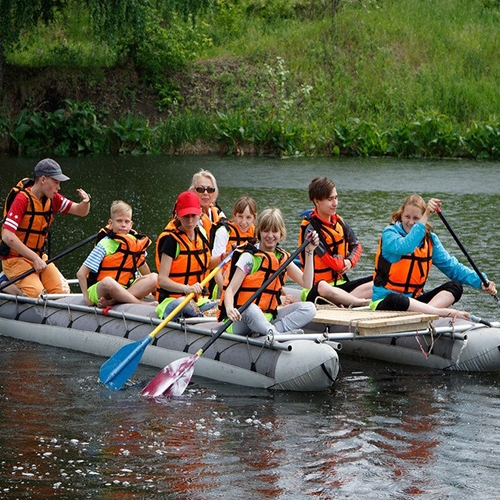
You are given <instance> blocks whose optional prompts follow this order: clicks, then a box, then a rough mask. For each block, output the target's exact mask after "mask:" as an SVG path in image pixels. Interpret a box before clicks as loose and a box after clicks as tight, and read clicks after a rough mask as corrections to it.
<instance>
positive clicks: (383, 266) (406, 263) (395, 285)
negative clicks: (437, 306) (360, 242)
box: [373, 234, 432, 298]
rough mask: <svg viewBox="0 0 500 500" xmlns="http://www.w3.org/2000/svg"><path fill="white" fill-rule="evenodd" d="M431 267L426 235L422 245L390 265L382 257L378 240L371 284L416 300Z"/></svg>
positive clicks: (428, 238) (430, 253) (429, 237)
mask: <svg viewBox="0 0 500 500" xmlns="http://www.w3.org/2000/svg"><path fill="white" fill-rule="evenodd" d="M431 267H432V238H431V236H430V235H428V234H426V236H425V237H424V241H423V244H422V245H421V246H419V247H418V248H416V249H415V250H414V251H413V253H411V254H408V255H403V256H402V257H401V259H400V260H399V261H398V262H395V263H394V264H391V263H390V262H389V261H388V260H387V259H385V258H384V257H383V255H382V238H380V241H379V244H378V249H377V254H376V255H375V273H374V275H373V284H374V285H375V286H383V287H385V288H387V289H388V290H392V291H394V292H400V293H406V294H411V295H412V297H414V298H416V297H418V296H419V295H420V294H421V293H422V290H423V289H424V285H425V282H426V281H427V277H428V276H429V272H430V270H431Z"/></svg>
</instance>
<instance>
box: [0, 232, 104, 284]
mask: <svg viewBox="0 0 500 500" xmlns="http://www.w3.org/2000/svg"><path fill="white" fill-rule="evenodd" d="M96 238H97V233H96V234H93V235H92V236H89V237H88V238H85V239H84V240H83V241H80V243H76V244H75V245H73V246H72V247H70V248H68V249H67V250H64V251H63V252H61V253H60V254H58V255H56V256H55V257H52V258H51V259H48V260H47V264H50V263H51V262H54V261H56V260H57V259H60V258H61V257H64V256H65V255H68V254H69V253H71V252H73V251H74V250H76V249H77V248H80V247H82V246H83V245H86V244H87V243H88V242H89V241H92V240H95V239H96ZM34 272H36V270H35V268H34V267H32V268H31V269H28V270H27V271H25V272H24V273H21V274H20V275H19V276H16V277H15V278H12V279H11V280H10V281H6V282H5V283H2V285H0V292H1V291H2V290H3V289H4V288H7V287H8V286H9V285H12V284H13V283H15V282H16V281H19V280H22V279H23V278H26V276H29V275H30V274H33V273H34Z"/></svg>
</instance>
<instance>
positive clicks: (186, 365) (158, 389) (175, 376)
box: [142, 239, 310, 398]
mask: <svg viewBox="0 0 500 500" xmlns="http://www.w3.org/2000/svg"><path fill="white" fill-rule="evenodd" d="M309 243H310V241H309V240H307V239H306V240H305V241H304V243H302V245H300V247H299V248H297V249H296V250H295V251H294V252H293V253H292V254H291V255H290V257H288V259H287V260H286V261H285V262H284V263H283V264H282V265H281V266H280V267H279V268H278V269H277V270H276V271H275V272H274V273H273V274H272V276H270V277H269V278H268V279H267V280H266V281H265V282H264V283H263V284H262V285H261V286H260V287H259V289H258V290H256V291H255V293H254V294H253V295H252V296H251V297H250V298H249V299H248V300H247V301H246V302H245V303H244V304H243V305H242V306H241V307H240V308H239V309H238V310H239V312H240V313H242V312H243V311H244V310H245V309H247V308H248V307H249V306H250V304H252V302H254V301H255V300H256V299H257V298H258V297H259V295H260V294H261V293H262V292H263V291H264V290H265V289H266V288H267V287H268V286H269V285H270V284H271V283H272V282H273V281H274V280H275V279H276V278H277V277H278V276H279V275H280V274H281V273H283V272H284V271H285V269H286V268H287V267H288V266H289V265H290V264H291V263H292V262H293V260H294V259H295V257H297V255H299V253H300V252H302V250H304V249H305V248H306V246H307V245H308V244H309ZM232 323H233V321H232V320H231V319H228V320H227V321H226V322H225V323H224V324H223V325H222V326H221V327H220V328H219V329H218V330H217V332H215V334H214V335H213V336H212V337H211V338H210V340H209V341H208V342H207V343H206V344H205V345H204V346H203V347H202V348H201V349H199V350H198V351H197V352H196V354H193V355H192V356H190V357H188V358H180V359H177V360H176V361H174V362H172V363H170V364H169V365H167V366H165V368H163V370H161V371H160V372H159V373H158V374H157V375H156V376H155V377H154V378H153V380H151V382H149V384H148V385H146V387H144V389H143V390H142V395H143V396H147V397H151V398H156V397H158V396H161V395H162V394H163V395H165V396H180V395H182V394H183V392H184V391H185V390H186V387H187V386H188V384H189V381H190V380H191V377H192V376H193V372H194V368H195V364H196V362H197V361H198V359H199V358H200V357H201V356H202V354H203V353H204V352H205V351H206V350H207V349H208V348H209V347H210V346H211V345H212V344H213V343H214V342H215V341H216V340H217V339H218V338H219V337H220V336H221V335H222V334H223V333H224V332H225V331H226V330H227V329H228V328H229V327H230V326H231V325H232Z"/></svg>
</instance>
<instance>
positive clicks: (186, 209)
mask: <svg viewBox="0 0 500 500" xmlns="http://www.w3.org/2000/svg"><path fill="white" fill-rule="evenodd" d="M175 211H176V212H177V215H178V216H179V217H184V216H185V215H201V205H200V199H199V198H198V195H197V194H196V193H193V192H192V191H184V192H183V193H181V194H180V195H179V196H178V197H177V201H176V202H175Z"/></svg>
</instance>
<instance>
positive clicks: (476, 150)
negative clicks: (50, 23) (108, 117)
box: [0, 0, 500, 158]
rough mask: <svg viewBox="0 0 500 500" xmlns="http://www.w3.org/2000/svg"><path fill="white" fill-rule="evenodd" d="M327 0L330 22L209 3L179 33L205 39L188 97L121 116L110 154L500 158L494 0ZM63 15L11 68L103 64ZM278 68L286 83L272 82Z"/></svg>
mask: <svg viewBox="0 0 500 500" xmlns="http://www.w3.org/2000/svg"><path fill="white" fill-rule="evenodd" d="M337 4H338V5H339V8H338V10H337V11H336V12H335V14H334V13H333V9H332V6H333V5H334V2H333V1H332V0H239V1H234V0H224V1H219V2H217V6H216V8H214V9H209V10H207V11H204V12H203V13H202V14H200V15H199V17H198V19H197V24H196V25H192V26H191V28H190V29H192V30H193V32H195V31H196V32H197V33H198V35H197V36H198V38H196V40H201V39H203V40H205V41H206V43H193V45H192V46H191V47H190V51H191V52H192V55H193V56H195V57H196V63H193V64H190V65H188V71H187V72H186V74H189V73H190V72H192V74H193V75H194V78H193V80H192V84H191V85H189V86H188V87H189V88H188V91H189V92H187V91H186V88H184V89H183V88H182V86H181V85H179V86H171V85H169V84H163V86H161V88H159V89H158V92H159V94H160V95H159V100H158V103H159V104H158V105H159V107H160V108H161V109H162V110H164V111H166V115H167V116H168V119H167V118H165V119H163V120H162V121H161V123H160V124H159V125H158V127H157V128H156V129H155V130H154V131H152V132H150V133H146V132H145V131H144V127H145V124H144V121H141V120H138V121H137V120H136V121H134V120H133V118H132V117H131V116H128V117H127V118H122V119H121V120H122V121H118V122H115V131H114V134H115V136H117V134H118V135H119V134H122V137H127V138H128V137H134V132H133V127H134V126H135V125H134V124H137V126H138V127H139V128H140V129H141V131H140V133H138V135H136V137H138V139H137V141H135V142H134V141H132V143H131V144H129V142H128V139H126V140H125V139H123V140H122V142H121V143H120V145H119V147H118V151H120V152H129V151H134V152H137V151H144V150H145V149H146V150H148V151H163V152H173V151H182V150H185V149H186V148H194V149H196V145H200V144H205V148H206V147H208V148H209V149H211V150H215V149H217V148H218V147H219V146H217V145H223V146H222V147H224V148H226V150H227V151H228V152H230V153H237V152H240V153H241V152H244V151H251V152H263V153H269V152H271V153H273V154H298V153H299V154H300V153H314V152H316V153H320V154H357V155H384V154H385V155H397V156H470V157H481V158H497V157H499V155H500V152H499V151H498V149H499V148H498V147H497V146H496V145H495V141H496V140H497V138H498V130H499V122H498V119H497V118H496V117H498V116H500V92H498V81H500V58H498V53H499V49H500V30H498V23H499V21H500V0H339V1H338V2H337ZM72 9H73V10H72V11H70V12H69V13H67V15H66V17H63V18H61V19H59V20H58V24H57V25H56V28H57V29H53V30H52V31H50V32H49V31H47V30H44V28H41V27H39V28H37V30H34V31H33V33H31V34H30V35H27V37H26V38H25V40H24V45H23V50H22V51H20V52H19V53H18V54H14V53H12V54H10V55H9V58H10V62H13V63H16V64H28V65H29V64H30V61H31V64H34V61H35V60H36V61H42V63H43V64H47V65H51V64H52V63H54V62H55V61H59V63H61V61H62V63H63V65H69V64H70V61H71V64H76V65H81V66H85V65H88V66H92V65H93V64H101V65H106V64H112V63H113V61H115V60H116V59H117V54H113V53H111V52H109V53H108V52H107V48H106V47H101V48H100V49H99V50H97V49H96V45H95V44H96V43H97V42H96V41H95V40H94V39H93V38H92V36H91V33H89V32H88V31H86V27H85V24H86V23H85V13H84V12H83V11H81V10H79V8H78V4H76V3H75V5H74V6H73V7H72ZM201 35H203V36H201ZM41 47H44V49H43V50H44V51H42V52H43V53H40V50H42V49H41ZM37 51H38V52H37ZM90 53H92V54H90ZM65 54H66V55H65ZM95 54H100V57H101V58H102V60H101V62H100V63H97V62H96V61H97V60H96V59H95V57H96V55H95ZM279 60H282V61H284V64H286V70H287V71H288V73H287V78H286V81H280V77H279V72H275V73H274V75H270V72H269V68H270V67H271V68H273V67H274V68H275V69H276V70H277V66H276V61H279ZM174 79H175V78H174ZM160 81H162V80H160ZM163 81H167V80H163ZM176 85H177V83H176ZM280 85H281V89H282V92H283V94H282V97H279V96H278V94H277V89H278V87H279V86H280ZM304 88H309V89H311V90H310V92H308V93H307V96H306V95H305V94H304V93H301V89H304ZM183 91H184V95H182V92H183ZM290 100H292V101H293V103H292V104H293V105H292V106H291V107H290V108H288V101H290ZM123 120H124V121H123ZM2 127H3V129H4V130H9V124H8V123H7V124H6V123H4V124H3V125H2ZM120 127H122V129H120ZM0 128H1V127H0ZM10 130H12V126H10ZM119 130H120V131H119ZM118 132H119V133H118ZM11 134H12V132H11ZM111 142H112V143H113V141H111ZM136 143H138V146H137V144H136ZM207 145H208V146H207ZM137 148H138V149H137Z"/></svg>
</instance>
